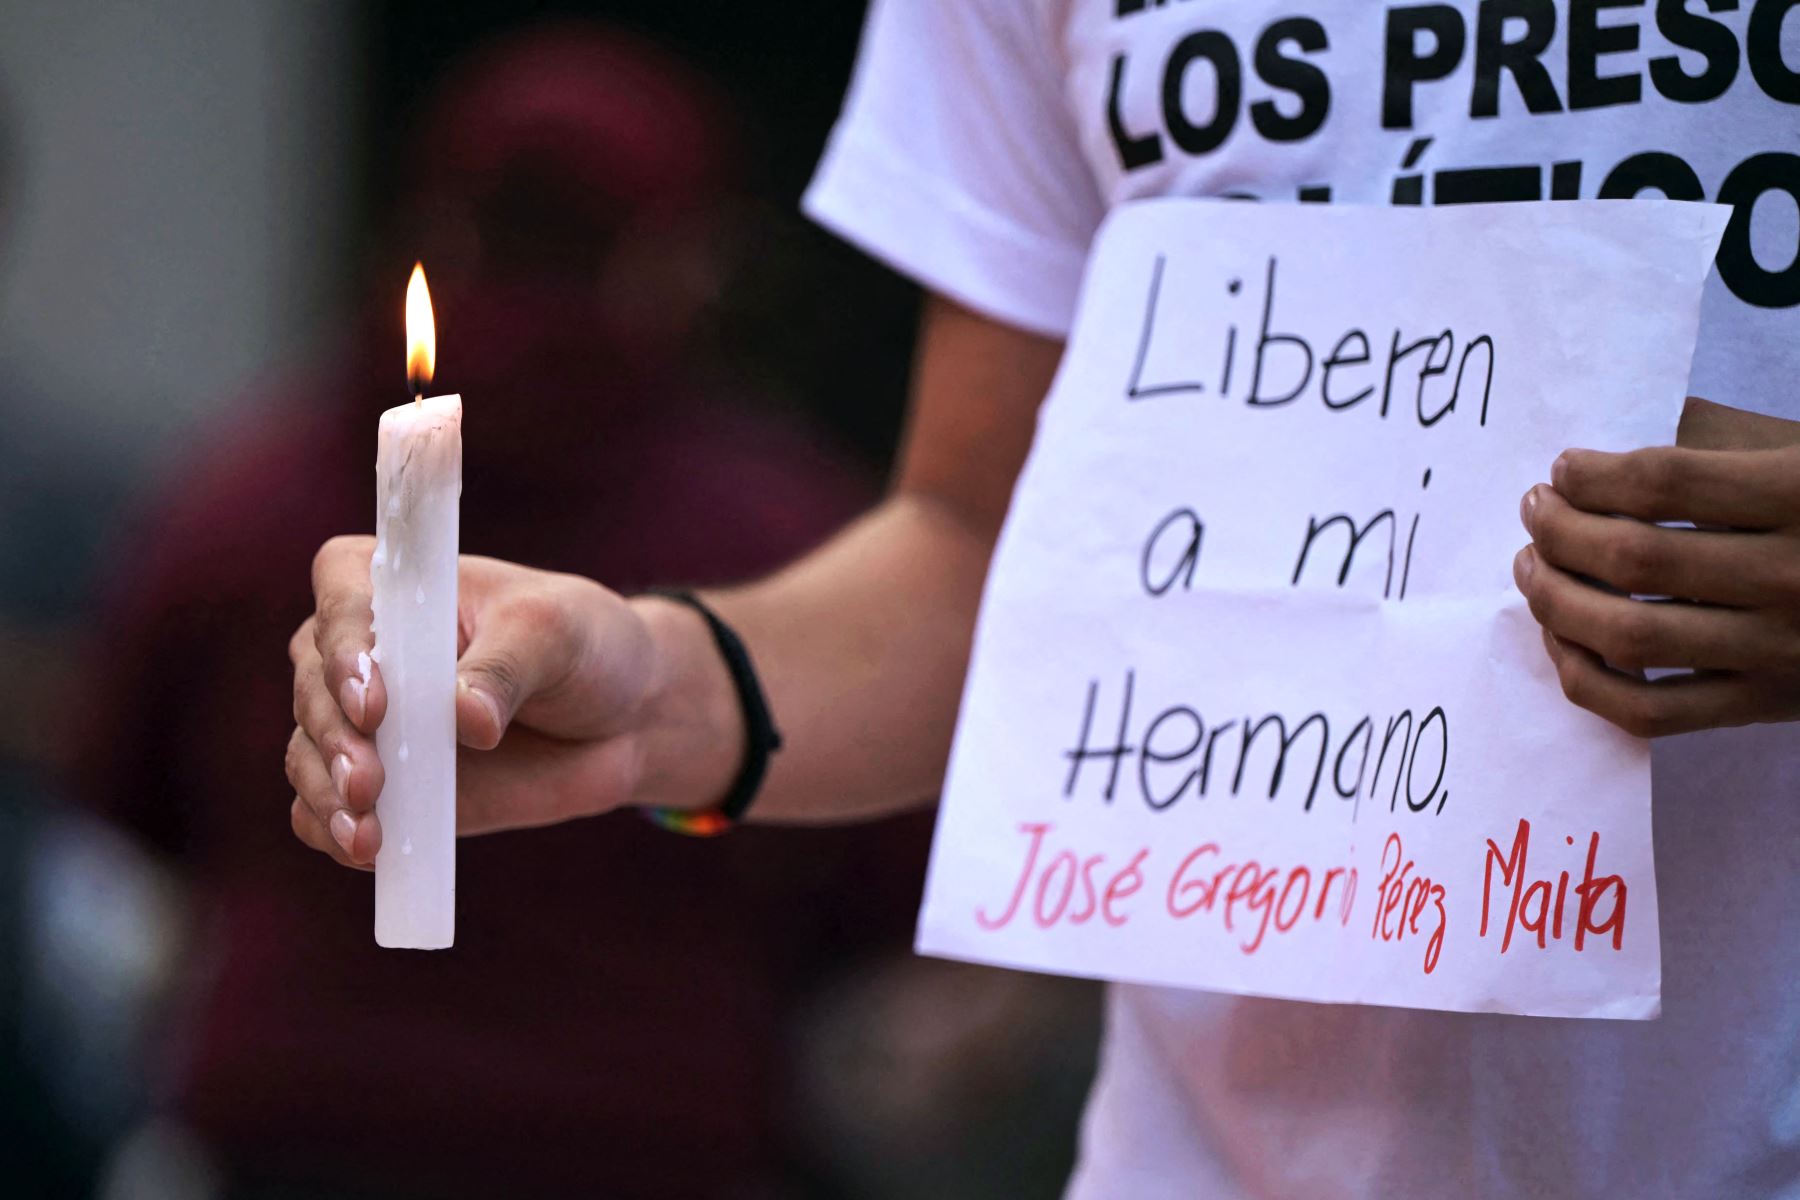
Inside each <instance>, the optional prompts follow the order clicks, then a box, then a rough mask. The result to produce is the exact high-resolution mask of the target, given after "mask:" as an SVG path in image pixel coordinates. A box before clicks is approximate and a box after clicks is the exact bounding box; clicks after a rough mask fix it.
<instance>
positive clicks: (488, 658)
mask: <svg viewBox="0 0 1800 1200" xmlns="http://www.w3.org/2000/svg"><path fill="white" fill-rule="evenodd" d="M496 616H497V617H498V619H493V620H489V621H487V622H484V623H483V624H482V625H481V626H478V627H477V628H476V630H475V633H474V636H473V637H471V638H470V639H469V646H468V649H466V650H464V651H463V655H462V658H461V659H460V660H459V661H458V662H457V664H456V737H457V740H458V741H460V742H461V743H462V744H463V745H465V746H468V747H471V748H472V749H476V750H492V749H493V748H494V747H495V746H498V745H499V744H500V739H501V738H502V737H504V736H505V734H506V729H507V726H509V725H510V724H512V721H513V718H514V717H515V716H517V715H518V712H519V709H520V708H521V707H523V706H524V704H525V702H526V701H527V700H529V699H531V697H532V696H533V695H534V694H536V693H537V692H538V691H539V690H541V689H542V688H543V687H544V686H545V685H546V684H547V683H548V682H550V680H551V678H552V677H553V676H552V672H551V669H550V666H549V664H550V663H551V662H552V661H553V660H554V658H555V657H556V655H555V653H554V650H553V648H552V647H550V646H549V645H548V643H547V641H546V640H545V639H543V638H542V637H539V638H535V639H534V638H532V637H530V636H529V633H530V624H529V623H528V622H519V621H510V620H507V619H505V618H504V617H503V616H499V615H498V614H496Z"/></svg>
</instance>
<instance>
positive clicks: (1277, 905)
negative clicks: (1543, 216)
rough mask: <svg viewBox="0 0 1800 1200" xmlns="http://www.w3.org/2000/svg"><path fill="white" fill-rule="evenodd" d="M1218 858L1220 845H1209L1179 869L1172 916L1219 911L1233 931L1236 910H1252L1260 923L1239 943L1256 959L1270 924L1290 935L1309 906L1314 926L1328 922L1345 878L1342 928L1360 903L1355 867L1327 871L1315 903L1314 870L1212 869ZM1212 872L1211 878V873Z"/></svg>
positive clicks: (1172, 888) (1173, 881) (1172, 886)
mask: <svg viewBox="0 0 1800 1200" xmlns="http://www.w3.org/2000/svg"><path fill="white" fill-rule="evenodd" d="M1219 855H1220V850H1219V847H1218V844H1217V843H1215V842H1207V843H1206V844H1205V845H1203V846H1199V847H1197V848H1196V849H1194V850H1193V851H1192V852H1191V853H1189V854H1188V856H1187V857H1186V858H1184V859H1182V860H1181V866H1180V867H1179V868H1177V869H1176V871H1175V874H1174V875H1173V876H1172V877H1171V878H1170V880H1169V895H1168V900H1167V905H1168V910H1169V915H1170V916H1172V917H1175V918H1177V919H1181V918H1185V917H1191V916H1193V915H1195V914H1196V913H1203V912H1204V913H1211V912H1215V911H1217V912H1218V913H1219V914H1220V917H1221V918H1222V920H1223V921H1224V923H1225V928H1226V929H1235V928H1236V922H1237V915H1238V906H1239V905H1242V906H1243V907H1244V908H1245V909H1247V910H1248V914H1249V919H1250V920H1252V921H1254V922H1255V923H1256V932H1255V933H1254V934H1253V935H1252V936H1250V937H1249V938H1248V939H1247V940H1245V941H1242V942H1239V943H1238V949H1240V950H1242V951H1243V952H1244V953H1245V954H1255V953H1256V952H1257V950H1259V949H1260V948H1261V947H1262V944H1263V939H1264V938H1265V937H1267V936H1268V932H1269V927H1270V926H1271V925H1273V926H1274V927H1275V931H1276V932H1277V933H1286V932H1288V931H1289V930H1291V929H1293V928H1294V926H1296V925H1298V924H1299V923H1300V919H1301V918H1302V917H1304V916H1305V915H1306V911H1307V909H1308V908H1309V907H1310V908H1311V909H1312V919H1313V920H1314V921H1322V920H1324V918H1325V909H1326V906H1327V905H1328V904H1329V903H1330V900H1331V892H1332V885H1333V884H1334V883H1336V882H1337V881H1338V880H1339V879H1342V880H1343V881H1344V882H1343V885H1342V886H1341V887H1340V888H1339V889H1338V891H1339V898H1338V904H1337V913H1336V915H1337V917H1338V918H1339V922H1340V923H1341V924H1346V925H1347V924H1349V922H1350V906H1351V905H1352V904H1353V903H1355V900H1356V868H1355V867H1331V868H1330V869H1328V870H1326V871H1324V872H1323V876H1322V878H1321V879H1320V881H1319V887H1318V892H1317V897H1316V899H1315V898H1314V893H1313V878H1314V873H1313V870H1312V869H1311V868H1310V867H1289V868H1287V869H1286V870H1285V871H1284V870H1283V869H1282V868H1280V867H1265V866H1263V865H1262V864H1261V863H1259V862H1257V861H1256V860H1255V859H1250V860H1248V861H1246V862H1242V863H1226V864H1225V865H1223V866H1220V867H1217V869H1212V868H1213V866H1214V863H1215V862H1216V861H1217V859H1218V857H1219ZM1208 860H1212V861H1208ZM1209 870H1210V874H1208V873H1207V872H1208V871H1209ZM1227 881H1229V882H1227Z"/></svg>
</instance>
